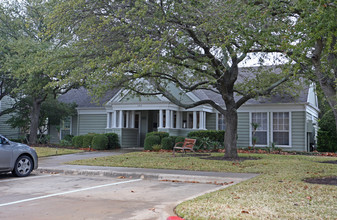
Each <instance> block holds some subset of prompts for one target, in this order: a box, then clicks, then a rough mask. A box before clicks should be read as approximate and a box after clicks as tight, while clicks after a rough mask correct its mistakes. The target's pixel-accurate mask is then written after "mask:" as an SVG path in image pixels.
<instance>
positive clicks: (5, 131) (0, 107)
mask: <svg viewBox="0 0 337 220" xmlns="http://www.w3.org/2000/svg"><path fill="white" fill-rule="evenodd" d="M13 104H14V101H13V99H11V98H9V97H8V96H5V97H3V98H2V99H1V100H0V112H2V111H4V110H6V109H7V108H10V107H12V105H13ZM10 117H11V115H10V114H6V115H3V116H1V117H0V134H2V135H4V136H6V137H8V138H14V139H16V138H18V137H19V135H20V130H19V129H17V128H16V129H13V128H11V126H9V125H8V124H6V121H7V120H8V119H10Z"/></svg>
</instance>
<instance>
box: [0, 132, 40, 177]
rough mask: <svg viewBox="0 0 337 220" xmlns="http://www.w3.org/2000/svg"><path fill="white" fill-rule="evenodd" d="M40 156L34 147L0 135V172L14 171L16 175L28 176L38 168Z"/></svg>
mask: <svg viewBox="0 0 337 220" xmlns="http://www.w3.org/2000/svg"><path fill="white" fill-rule="evenodd" d="M37 166H38V158H37V154H36V151H35V150H34V148H31V147H29V146H28V145H26V144H21V143H16V142H13V141H9V140H8V139H7V138H5V137H4V136H2V135H0V173H5V172H12V174H13V175H14V176H19V177H24V176H28V175H29V174H30V173H31V172H32V171H33V170H34V169H37Z"/></svg>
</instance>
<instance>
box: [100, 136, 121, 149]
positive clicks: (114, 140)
mask: <svg viewBox="0 0 337 220" xmlns="http://www.w3.org/2000/svg"><path fill="white" fill-rule="evenodd" d="M104 135H105V136H107V138H108V140H109V142H108V149H117V148H120V145H119V141H118V135H117V134H116V133H106V134H104Z"/></svg>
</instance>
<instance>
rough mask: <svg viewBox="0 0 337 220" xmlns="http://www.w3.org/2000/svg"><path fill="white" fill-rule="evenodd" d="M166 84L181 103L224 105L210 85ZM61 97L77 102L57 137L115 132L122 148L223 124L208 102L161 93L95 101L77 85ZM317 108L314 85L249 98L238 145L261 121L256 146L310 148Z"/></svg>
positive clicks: (241, 113)
mask: <svg viewBox="0 0 337 220" xmlns="http://www.w3.org/2000/svg"><path fill="white" fill-rule="evenodd" d="M167 89H169V90H170V91H171V93H173V94H174V95H175V97H176V98H178V99H180V100H182V101H183V102H185V103H191V102H195V101H199V100H203V99H212V100H213V101H215V102H217V103H218V104H220V105H222V106H224V101H223V100H222V98H221V96H220V95H218V94H216V93H214V92H211V91H208V90H198V91H195V92H190V93H182V92H181V91H180V90H179V89H178V88H176V87H174V86H169V87H168V88H167ZM59 101H61V102H65V103H72V102H75V103H76V104H77V105H78V107H77V115H76V116H73V117H71V118H69V120H66V121H64V122H62V125H61V129H60V133H61V137H62V136H64V135H65V134H72V135H82V134H87V133H109V132H114V133H117V134H118V136H119V138H120V144H121V147H122V148H131V147H143V144H144V139H145V135H146V133H148V132H151V131H165V132H168V133H170V135H174V136H186V135H187V134H188V133H189V132H190V131H194V130H205V129H211V130H219V129H221V130H225V127H226V125H225V124H224V119H223V116H222V115H220V114H219V113H218V112H217V111H216V110H215V109H214V108H213V107H211V106H209V105H201V106H198V107H195V108H192V109H183V108H181V107H179V106H177V105H175V104H173V103H171V102H170V101H168V100H167V99H166V98H165V97H163V96H161V95H157V96H149V97H145V96H142V97H134V96H133V95H131V94H130V93H129V92H128V91H126V90H118V89H115V90H113V91H109V92H108V93H107V94H106V95H105V97H103V98H102V99H101V100H100V103H95V102H93V101H92V98H91V96H90V95H89V94H88V91H87V90H86V89H84V88H80V89H76V90H70V91H69V92H68V93H67V94H64V95H62V96H60V97H59ZM318 112H319V109H318V103H317V96H316V93H315V89H314V85H311V86H306V88H303V90H302V91H301V92H300V94H299V96H296V97H289V96H284V97H280V96H272V97H270V98H259V99H258V100H255V99H251V100H249V101H248V102H246V103H245V104H244V105H243V106H242V107H241V108H240V109H239V110H238V142H237V143H238V147H248V146H252V133H253V128H252V126H251V123H252V122H254V123H258V124H259V127H258V128H257V131H256V136H257V143H256V146H271V145H272V143H275V144H276V147H282V148H284V149H285V150H294V151H310V146H311V145H313V144H314V142H315V137H316V135H315V134H316V131H317V118H318ZM62 134H64V135H62ZM53 135H54V136H55V134H52V136H53Z"/></svg>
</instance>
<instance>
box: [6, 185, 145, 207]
mask: <svg viewBox="0 0 337 220" xmlns="http://www.w3.org/2000/svg"><path fill="white" fill-rule="evenodd" d="M141 180H142V179H135V180H128V181H123V182H117V183H109V184H105V185H98V186H92V187H88V188H83V189H77V190H71V191H67V192H61V193H54V194H50V195H45V196H39V197H34V198H30V199H23V200H19V201H15V202H9V203H3V204H0V207H3V206H9V205H14V204H18V203H23V202H29V201H33V200H38V199H45V198H49V197H55V196H61V195H66V194H70V193H76V192H81V191H86V190H91V189H97V188H102V187H107V186H113V185H119V184H123V183H131V182H136V181H141Z"/></svg>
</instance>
